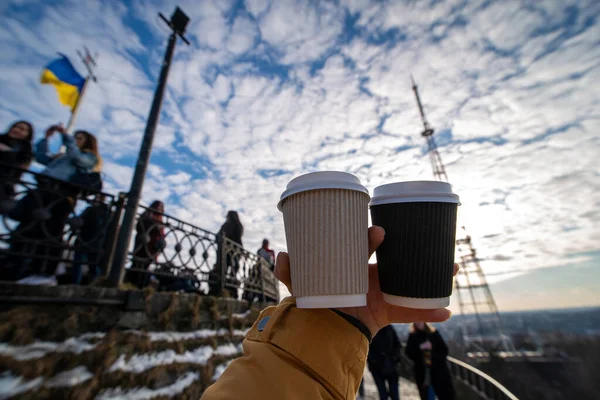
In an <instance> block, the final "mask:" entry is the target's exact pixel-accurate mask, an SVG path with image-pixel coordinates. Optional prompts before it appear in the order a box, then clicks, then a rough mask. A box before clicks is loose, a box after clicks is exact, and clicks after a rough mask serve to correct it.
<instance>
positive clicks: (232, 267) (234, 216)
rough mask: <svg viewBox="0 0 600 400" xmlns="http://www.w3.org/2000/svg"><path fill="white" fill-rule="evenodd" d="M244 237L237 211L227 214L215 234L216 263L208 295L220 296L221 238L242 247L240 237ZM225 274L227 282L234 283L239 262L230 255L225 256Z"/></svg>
mask: <svg viewBox="0 0 600 400" xmlns="http://www.w3.org/2000/svg"><path fill="white" fill-rule="evenodd" d="M243 235H244V226H243V225H242V223H241V222H240V216H239V214H238V213H237V211H229V212H227V217H226V219H225V222H224V223H223V225H221V229H219V232H218V233H217V262H216V264H215V267H214V268H213V271H212V275H213V279H212V280H213V282H212V283H210V284H209V286H210V291H209V294H211V295H213V296H220V295H221V275H222V273H223V271H222V268H223V240H222V238H223V237H226V238H227V239H229V240H231V241H232V242H234V243H237V244H239V245H240V247H242V236H243ZM225 261H226V264H225V268H226V270H225V274H226V275H227V279H228V281H235V280H236V275H237V273H238V269H239V260H238V258H237V257H234V256H232V254H229V253H228V254H227V256H226V258H225Z"/></svg>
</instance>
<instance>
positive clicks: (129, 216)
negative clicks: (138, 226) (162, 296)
mask: <svg viewBox="0 0 600 400" xmlns="http://www.w3.org/2000/svg"><path fill="white" fill-rule="evenodd" d="M158 15H159V16H160V18H161V19H162V20H163V21H164V22H165V23H166V24H167V25H168V26H169V27H170V28H171V30H172V32H171V35H170V36H169V44H168V45H167V51H166V53H165V58H164V60H163V64H162V68H161V70H160V78H159V79H158V86H157V87H156V91H155V92H154V100H153V101H152V107H151V108H150V115H149V116H148V122H147V123H146V129H145V130H144V138H143V139H142V144H141V146H140V153H139V156H138V159H137V163H136V166H135V172H134V174H133V180H132V181H131V188H130V189H129V195H128V198H127V207H126V208H125V215H124V216H123V222H122V224H121V229H120V231H119V238H118V241H117V247H116V249H115V253H114V254H115V255H114V259H113V261H112V267H111V270H110V274H109V276H108V283H109V285H110V286H113V287H116V286H118V285H119V284H120V283H121V281H122V279H123V270H124V267H125V262H126V261H127V252H128V250H129V242H130V240H131V234H132V231H133V227H134V221H135V216H136V213H137V208H138V205H139V203H140V195H141V193H142V187H143V186H144V177H145V176H146V169H147V168H148V161H149V159H150V154H151V152H152V142H153V141H154V133H155V131H156V125H157V124H158V119H159V117H160V109H161V106H162V101H163V97H164V94H165V88H166V86H167V77H168V76H169V68H170V67H171V60H172V59H173V53H174V51H175V44H176V42H177V36H179V37H180V38H181V40H183V41H184V42H185V43H186V44H188V45H189V44H190V43H189V42H188V41H187V39H186V38H185V37H184V36H183V34H184V32H185V28H186V26H187V24H188V22H189V21H190V19H189V17H188V16H187V15H185V13H184V12H183V11H181V9H180V8H179V7H177V8H175V12H174V13H173V15H172V16H171V19H170V20H167V19H166V18H165V16H164V15H162V13H159V14H158Z"/></svg>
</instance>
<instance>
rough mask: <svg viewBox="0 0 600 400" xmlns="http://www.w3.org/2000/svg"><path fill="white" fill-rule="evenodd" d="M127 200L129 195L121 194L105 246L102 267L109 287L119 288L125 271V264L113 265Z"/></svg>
mask: <svg viewBox="0 0 600 400" xmlns="http://www.w3.org/2000/svg"><path fill="white" fill-rule="evenodd" d="M126 200H127V193H124V192H119V198H118V199H117V208H116V210H115V215H114V218H113V223H112V226H111V229H110V235H107V238H108V239H109V240H108V241H107V244H105V251H106V252H105V260H104V263H103V264H104V265H103V267H102V269H103V271H105V274H106V275H105V276H106V277H107V283H108V286H109V287H117V286H119V283H120V282H121V276H122V274H123V269H124V268H125V264H123V265H116V264H115V263H113V258H114V255H115V249H116V247H117V239H118V237H119V232H120V230H121V216H122V215H123V210H124V209H125V203H126Z"/></svg>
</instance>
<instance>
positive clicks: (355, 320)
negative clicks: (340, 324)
mask: <svg viewBox="0 0 600 400" xmlns="http://www.w3.org/2000/svg"><path fill="white" fill-rule="evenodd" d="M331 311H333V312H334V313H336V314H337V315H339V316H340V317H342V318H344V319H345V320H346V321H348V323H350V324H351V325H352V326H354V327H355V328H356V329H358V330H359V331H360V332H361V333H362V334H363V335H364V336H365V338H367V341H368V342H369V343H371V340H372V339H373V335H372V331H371V329H369V327H368V326H366V325H365V324H364V323H363V322H362V321H361V320H359V319H358V318H356V317H354V316H353V315H350V314H346V313H345V312H343V311H340V310H338V309H335V308H332V309H331Z"/></svg>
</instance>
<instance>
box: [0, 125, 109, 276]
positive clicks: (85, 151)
mask: <svg viewBox="0 0 600 400" xmlns="http://www.w3.org/2000/svg"><path fill="white" fill-rule="evenodd" d="M55 133H59V134H60V135H61V138H62V144H63V145H64V146H65V149H66V151H65V152H64V153H60V154H54V155H50V154H48V153H49V150H48V140H49V139H50V137H51V136H52V135H54V134H55ZM34 155H35V160H36V161H37V162H38V163H40V164H43V165H45V166H46V168H45V169H44V170H43V171H42V172H41V173H40V175H38V176H37V181H38V187H37V188H36V189H35V190H32V191H30V192H29V193H28V194H27V195H26V196H25V197H24V198H23V199H21V200H20V201H19V203H17V206H16V207H15V208H14V209H13V210H12V211H11V212H10V213H9V217H10V218H12V219H14V220H17V221H19V222H20V224H19V226H18V227H17V228H16V229H15V230H14V231H13V232H12V233H11V252H12V253H13V254H15V253H16V255H15V257H13V262H16V264H17V265H16V267H17V268H18V269H20V271H19V275H20V276H18V277H17V278H20V277H23V276H26V277H27V278H26V279H25V280H21V281H20V283H24V284H54V282H55V279H54V272H55V271H56V267H57V265H58V262H59V261H60V259H61V254H62V251H63V250H64V246H63V237H62V236H63V230H64V226H65V223H66V221H67V218H68V216H69V214H70V213H71V212H72V211H73V209H74V208H75V204H76V203H77V197H78V196H79V195H80V192H81V190H82V188H81V187H79V186H81V183H82V182H88V183H89V184H90V186H93V187H91V189H95V190H98V189H101V181H100V182H98V179H99V172H100V169H101V167H102V159H101V158H100V155H99V153H98V142H97V140H96V137H95V136H94V135H92V134H91V133H89V132H87V131H82V130H79V131H76V132H75V134H74V135H69V134H68V133H67V131H66V130H65V129H64V128H63V126H62V125H52V126H50V127H49V128H48V129H47V130H46V135H45V138H44V139H42V140H40V141H39V142H38V143H37V144H36V148H35V153H34ZM47 178H50V179H47ZM29 257H31V259H32V260H31V263H30V265H29V266H28V268H27V267H26V266H25V265H24V264H25V262H26V259H27V258H29ZM18 264H20V265H18Z"/></svg>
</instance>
